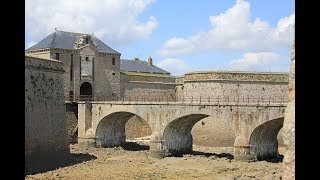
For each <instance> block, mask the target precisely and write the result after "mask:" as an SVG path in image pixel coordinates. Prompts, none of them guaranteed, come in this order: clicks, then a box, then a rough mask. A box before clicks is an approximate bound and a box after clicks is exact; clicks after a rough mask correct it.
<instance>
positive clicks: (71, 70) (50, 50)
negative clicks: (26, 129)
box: [25, 30, 121, 101]
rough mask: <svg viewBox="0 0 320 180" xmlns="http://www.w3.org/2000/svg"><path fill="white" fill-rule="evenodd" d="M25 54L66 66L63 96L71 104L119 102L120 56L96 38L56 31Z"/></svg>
mask: <svg viewBox="0 0 320 180" xmlns="http://www.w3.org/2000/svg"><path fill="white" fill-rule="evenodd" d="M25 53H26V54H27V55H32V56H36V57H40V58H51V59H56V60H58V61H61V62H62V63H63V68H64V70H65V73H64V75H63V80H64V95H65V97H66V98H67V99H69V100H71V101H74V100H80V99H81V98H82V99H86V98H90V99H91V98H93V97H94V98H99V99H106V100H117V99H119V98H120V56H121V54H120V53H119V52H117V51H115V50H114V49H112V48H110V47H109V46H107V45H106V44H105V43H103V42H102V41H101V40H99V39H98V38H96V37H95V36H94V35H90V34H83V33H74V32H65V31H57V30H56V31H55V32H53V33H51V34H50V35H48V36H47V37H46V38H44V39H43V40H41V41H40V42H39V43H37V44H36V45H34V46H32V47H30V48H28V49H26V51H25Z"/></svg>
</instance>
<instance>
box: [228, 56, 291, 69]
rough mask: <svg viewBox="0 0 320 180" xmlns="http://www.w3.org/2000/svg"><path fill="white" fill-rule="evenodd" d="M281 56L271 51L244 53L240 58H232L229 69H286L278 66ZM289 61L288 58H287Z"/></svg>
mask: <svg viewBox="0 0 320 180" xmlns="http://www.w3.org/2000/svg"><path fill="white" fill-rule="evenodd" d="M280 60H281V58H280V55H279V54H276V53H273V52H258V53H252V52H250V53H245V54H244V55H243V57H242V58H241V59H235V60H232V61H231V62H230V63H229V69H232V70H246V71H286V68H285V67H283V66H280V67H281V68H279V62H280ZM288 62H289V60H288Z"/></svg>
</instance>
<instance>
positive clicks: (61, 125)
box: [25, 56, 70, 172]
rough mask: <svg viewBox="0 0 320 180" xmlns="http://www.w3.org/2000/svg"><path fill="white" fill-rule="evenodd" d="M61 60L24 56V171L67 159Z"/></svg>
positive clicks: (54, 164)
mask: <svg viewBox="0 0 320 180" xmlns="http://www.w3.org/2000/svg"><path fill="white" fill-rule="evenodd" d="M62 73H63V69H62V63H61V62H58V61H55V60H50V59H41V58H35V57H30V56H26V57H25V170H26V172H34V171H39V170H42V169H45V168H51V167H55V166H57V165H59V164H61V163H64V162H66V161H68V155H69V152H70V151H69V139H68V134H67V126H66V115H65V106H64V96H63V80H62Z"/></svg>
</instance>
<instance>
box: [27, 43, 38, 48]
mask: <svg viewBox="0 0 320 180" xmlns="http://www.w3.org/2000/svg"><path fill="white" fill-rule="evenodd" d="M35 44H37V42H35V41H30V42H29V43H28V44H27V47H26V48H29V47H31V46H33V45H35Z"/></svg>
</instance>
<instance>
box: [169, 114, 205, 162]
mask: <svg viewBox="0 0 320 180" xmlns="http://www.w3.org/2000/svg"><path fill="white" fill-rule="evenodd" d="M208 116H209V115H206V114H190V115H187V116H183V117H180V118H178V119H175V120H173V121H172V122H170V123H169V124H168V125H167V126H166V128H165V130H164V133H163V139H164V149H165V150H166V153H167V154H168V155H169V156H170V155H172V156H181V155H182V154H187V153H192V151H193V149H192V145H193V138H192V135H191V130H192V128H193V126H194V125H195V124H196V123H197V122H198V121H200V120H201V119H203V118H206V117H208Z"/></svg>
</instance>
